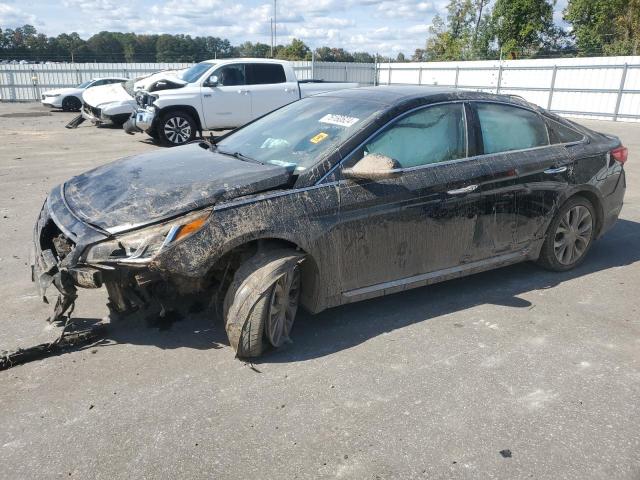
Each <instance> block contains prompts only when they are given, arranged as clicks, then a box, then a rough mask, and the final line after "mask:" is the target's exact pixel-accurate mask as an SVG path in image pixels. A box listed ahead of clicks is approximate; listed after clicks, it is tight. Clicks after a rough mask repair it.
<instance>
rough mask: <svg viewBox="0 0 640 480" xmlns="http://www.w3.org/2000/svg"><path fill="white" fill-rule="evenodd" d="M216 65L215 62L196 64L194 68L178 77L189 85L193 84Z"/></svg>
mask: <svg viewBox="0 0 640 480" xmlns="http://www.w3.org/2000/svg"><path fill="white" fill-rule="evenodd" d="M214 65H215V63H213V62H200V63H196V64H195V65H194V66H193V67H190V68H187V69H186V70H185V71H184V72H182V73H180V74H178V77H180V79H181V80H184V81H185V82H187V83H193V82H195V81H196V80H198V79H199V78H200V77H201V76H202V75H203V74H204V73H205V72H206V71H207V70H209V69H210V68H211V67H213V66H214Z"/></svg>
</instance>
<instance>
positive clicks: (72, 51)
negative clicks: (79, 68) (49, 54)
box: [56, 32, 87, 62]
mask: <svg viewBox="0 0 640 480" xmlns="http://www.w3.org/2000/svg"><path fill="white" fill-rule="evenodd" d="M56 43H57V47H58V48H57V49H58V54H59V55H60V57H61V58H64V59H65V60H66V59H69V60H71V61H72V62H75V61H77V60H79V59H78V53H79V52H80V50H81V49H82V47H85V48H86V43H87V42H85V41H84V40H83V39H82V38H80V35H78V33H77V32H73V33H70V34H67V33H61V34H60V35H58V36H57V37H56Z"/></svg>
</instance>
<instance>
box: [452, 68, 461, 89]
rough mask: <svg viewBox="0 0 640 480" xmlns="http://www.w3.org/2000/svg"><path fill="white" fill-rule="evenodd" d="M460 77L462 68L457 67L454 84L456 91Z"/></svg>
mask: <svg viewBox="0 0 640 480" xmlns="http://www.w3.org/2000/svg"><path fill="white" fill-rule="evenodd" d="M459 77H460V66H459V65H456V81H455V83H454V84H453V85H454V87H455V88H456V89H457V88H458V78H459Z"/></svg>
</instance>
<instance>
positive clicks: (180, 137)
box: [158, 110, 198, 146]
mask: <svg viewBox="0 0 640 480" xmlns="http://www.w3.org/2000/svg"><path fill="white" fill-rule="evenodd" d="M197 129H198V127H197V125H196V122H195V121H194V120H193V118H192V117H191V115H189V114H188V113H185V112H183V111H180V110H176V111H173V112H169V113H165V114H164V115H163V116H162V117H161V118H160V121H159V122H158V138H159V139H160V140H161V141H162V142H163V143H166V144H167V145H170V146H175V145H183V144H185V143H187V142H190V141H191V140H193V139H194V138H195V136H196V132H197Z"/></svg>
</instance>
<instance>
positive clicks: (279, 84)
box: [246, 63, 299, 118]
mask: <svg viewBox="0 0 640 480" xmlns="http://www.w3.org/2000/svg"><path fill="white" fill-rule="evenodd" d="M246 74H247V89H248V90H249V92H250V95H251V108H252V116H253V118H258V117H260V116H262V115H264V114H265V113H269V112H271V111H273V110H275V109H277V108H280V107H282V106H283V105H286V104H288V103H291V102H295V101H296V100H298V96H299V94H298V82H288V81H287V77H286V74H285V71H284V66H283V65H281V64H279V63H251V64H247V66H246Z"/></svg>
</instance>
